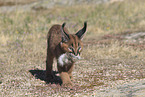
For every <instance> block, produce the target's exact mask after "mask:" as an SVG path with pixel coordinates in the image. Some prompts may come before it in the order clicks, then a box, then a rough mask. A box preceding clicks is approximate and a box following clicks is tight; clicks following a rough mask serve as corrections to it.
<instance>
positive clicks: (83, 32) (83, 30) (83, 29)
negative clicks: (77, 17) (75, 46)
mask: <svg viewBox="0 0 145 97" xmlns="http://www.w3.org/2000/svg"><path fill="white" fill-rule="evenodd" d="M86 29H87V22H84V27H83V28H82V29H81V30H79V31H78V32H77V33H76V34H75V35H77V36H78V38H79V39H80V40H82V39H83V36H84V34H85V32H86Z"/></svg>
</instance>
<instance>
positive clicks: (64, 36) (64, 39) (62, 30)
mask: <svg viewBox="0 0 145 97" xmlns="http://www.w3.org/2000/svg"><path fill="white" fill-rule="evenodd" d="M65 24H66V23H65V22H64V23H63V24H62V26H61V33H62V34H61V35H62V42H67V41H68V40H69V35H68V34H67V33H66V32H65V30H64V27H65Z"/></svg>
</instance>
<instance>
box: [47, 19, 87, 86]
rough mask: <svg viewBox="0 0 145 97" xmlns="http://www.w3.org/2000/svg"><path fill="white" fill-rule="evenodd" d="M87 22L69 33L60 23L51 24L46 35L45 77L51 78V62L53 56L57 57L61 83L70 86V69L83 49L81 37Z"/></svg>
mask: <svg viewBox="0 0 145 97" xmlns="http://www.w3.org/2000/svg"><path fill="white" fill-rule="evenodd" d="M86 28H87V22H84V27H83V28H82V29H81V30H79V31H78V32H77V33H76V34H69V32H68V30H67V29H66V28H65V23H63V24H62V25H53V26H52V27H51V28H50V30H49V32H48V36H47V59H46V79H47V80H48V81H49V80H51V79H53V74H52V64H53V59H54V57H55V58H56V59H57V68H58V71H59V73H60V77H61V80H62V85H66V86H68V85H70V86H72V85H73V84H72V82H71V79H72V70H73V67H74V63H75V62H76V60H78V59H80V53H81V51H82V49H83V43H82V41H81V40H82V38H83V36H84V34H85V32H86Z"/></svg>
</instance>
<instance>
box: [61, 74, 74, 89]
mask: <svg viewBox="0 0 145 97" xmlns="http://www.w3.org/2000/svg"><path fill="white" fill-rule="evenodd" d="M60 77H61V80H62V86H64V87H71V86H73V83H72V82H71V80H70V76H69V74H68V73H67V72H61V73H60Z"/></svg>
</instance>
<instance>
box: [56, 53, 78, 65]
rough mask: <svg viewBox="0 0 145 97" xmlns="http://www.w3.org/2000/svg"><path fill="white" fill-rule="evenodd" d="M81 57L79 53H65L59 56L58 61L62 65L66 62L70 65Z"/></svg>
mask: <svg viewBox="0 0 145 97" xmlns="http://www.w3.org/2000/svg"><path fill="white" fill-rule="evenodd" d="M79 59H81V57H80V56H79V55H77V56H75V55H73V54H69V53H64V54H62V55H60V57H59V58H58V63H59V65H60V66H64V65H66V64H67V65H69V64H70V63H72V62H75V61H77V60H79Z"/></svg>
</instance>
